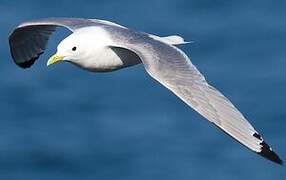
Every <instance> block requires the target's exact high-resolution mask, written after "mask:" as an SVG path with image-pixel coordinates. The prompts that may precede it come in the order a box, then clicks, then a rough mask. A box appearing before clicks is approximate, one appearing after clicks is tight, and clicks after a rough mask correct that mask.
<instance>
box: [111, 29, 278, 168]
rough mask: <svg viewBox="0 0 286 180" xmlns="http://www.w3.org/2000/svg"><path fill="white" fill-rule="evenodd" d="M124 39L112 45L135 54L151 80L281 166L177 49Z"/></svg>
mask: <svg viewBox="0 0 286 180" xmlns="http://www.w3.org/2000/svg"><path fill="white" fill-rule="evenodd" d="M125 35H126V34H125ZM128 36H129V37H128V39H125V40H123V41H122V38H118V37H114V39H120V40H118V41H117V42H116V43H117V44H116V45H115V46H119V47H125V48H127V49H129V50H131V51H133V52H135V53H136V54H137V55H138V56H139V57H140V58H141V60H142V62H143V64H144V66H145V69H146V70H147V72H148V73H149V74H150V75H151V76H152V77H153V78H154V79H156V80H157V81H158V82H160V83H161V84H162V85H164V86H165V87H167V88H168V89H169V90H171V91H172V92H173V93H174V94H175V95H177V96H178V97H179V98H180V99H181V100H183V101H184V102H185V103H186V104H188V105H189V106H191V107H192V108H193V109H195V110H196V111H197V112H198V113H200V114H201V115H202V116H203V117H205V118H206V119H208V120H209V121H210V122H212V123H214V124H215V125H216V126H218V127H219V128H221V129H222V130H223V131H224V132H226V133H227V134H229V135H230V136H231V137H233V138H234V139H236V140H237V141H238V142H240V143H241V144H243V145H245V146H246V147H248V148H249V149H251V150H253V151H255V152H257V153H259V154H260V155H262V156H264V157H266V158H267V159H270V160H271V161H274V162H277V163H279V164H282V161H281V159H280V158H279V157H278V156H277V155H276V154H275V153H274V152H273V151H272V149H271V148H270V147H269V146H268V145H267V144H266V143H265V142H264V140H263V139H262V137H261V136H260V135H259V134H258V133H257V132H256V130H255V129H254V128H253V127H252V125H251V124H250V123H249V122H248V121H247V120H246V118H245V117H244V116H243V115H242V114H241V113H240V112H239V111H238V109H237V108H236V107H235V106H234V105H233V104H232V103H231V102H230V101H229V100H228V99H227V98H226V97H225V96H224V95H223V94H221V93H220V92H219V91H218V90H216V89H215V88H214V87H212V86H211V85H209V84H208V83H207V81H206V80H205V78H204V76H203V75H202V74H201V73H200V72H199V71H198V70H197V69H196V67H195V66H194V65H193V64H192V63H191V61H190V60H189V58H188V57H187V56H186V55H185V54H184V53H183V52H182V51H181V50H180V49H178V48H176V47H174V46H172V45H168V44H165V43H162V42H159V41H156V40H154V39H150V38H148V37H146V36H142V37H141V38H140V37H139V36H140V35H138V34H137V35H135V36H134V38H130V37H131V36H132V33H131V35H130V34H129V35H128Z"/></svg>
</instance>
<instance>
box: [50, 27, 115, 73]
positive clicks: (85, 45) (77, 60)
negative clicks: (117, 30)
mask: <svg viewBox="0 0 286 180" xmlns="http://www.w3.org/2000/svg"><path fill="white" fill-rule="evenodd" d="M103 33H104V34H103ZM109 44H110V40H109V38H108V36H107V35H106V33H105V32H103V31H102V29H99V28H94V27H93V28H92V27H89V28H82V29H79V30H77V31H75V32H74V33H72V34H71V35H69V36H68V37H67V38H65V39H64V40H62V41H61V42H60V44H59V45H58V47H57V53H56V54H55V55H53V56H52V57H51V58H50V59H49V60H48V62H47V65H48V66H49V65H51V64H55V63H57V62H60V61H66V62H71V63H73V64H75V65H78V66H80V67H82V68H85V69H88V68H89V67H90V66H94V63H96V61H94V59H96V57H97V56H99V55H100V53H99V52H101V51H102V50H104V49H105V48H106V47H107V46H108V45H109Z"/></svg>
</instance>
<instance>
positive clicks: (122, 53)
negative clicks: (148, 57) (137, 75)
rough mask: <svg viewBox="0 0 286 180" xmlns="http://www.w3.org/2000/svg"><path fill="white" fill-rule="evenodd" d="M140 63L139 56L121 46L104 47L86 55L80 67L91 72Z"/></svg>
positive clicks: (112, 69) (111, 69)
mask: <svg viewBox="0 0 286 180" xmlns="http://www.w3.org/2000/svg"><path fill="white" fill-rule="evenodd" d="M139 63H141V60H140V58H139V57H138V56H137V55H136V54H134V53H132V52H131V51H129V50H126V49H122V48H113V49H111V48H104V49H103V50H101V51H98V52H96V53H94V55H93V56H91V57H88V58H87V59H86V62H85V63H84V64H81V67H82V68H84V69H87V70H89V71H93V72H107V71H114V70H118V69H121V68H124V67H128V66H133V65H136V64H139Z"/></svg>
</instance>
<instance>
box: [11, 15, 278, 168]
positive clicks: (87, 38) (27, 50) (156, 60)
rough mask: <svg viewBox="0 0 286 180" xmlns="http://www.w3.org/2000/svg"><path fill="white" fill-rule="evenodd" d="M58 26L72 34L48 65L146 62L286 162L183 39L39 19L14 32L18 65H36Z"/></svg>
mask: <svg viewBox="0 0 286 180" xmlns="http://www.w3.org/2000/svg"><path fill="white" fill-rule="evenodd" d="M58 27H65V28H67V29H69V30H70V31H71V32H72V33H71V34H70V35H69V36H68V37H66V38H65V39H63V40H62V41H61V42H60V43H59V45H58V47H57V52H56V54H55V55H53V56H52V57H51V58H50V59H49V60H48V62H47V65H48V66H49V65H51V64H55V63H57V62H70V63H72V64H74V65H76V66H78V67H80V68H83V69H85V70H88V71H92V72H110V71H114V70H118V69H122V68H126V67H129V66H133V65H136V64H141V63H142V64H143V65H144V68H145V70H146V71H147V73H148V74H149V75H150V76H151V77H152V78H154V79H155V80H157V81H158V82H159V83H160V84H162V85H163V86H165V87H166V88H167V89H169V90H170V91H171V92H173V93H174V94H175V95H176V96H177V97H178V98H180V99H181V100H182V101H183V102H185V103H186V104H187V105H188V106H190V107H192V108H193V109H194V110H196V111H197V112H198V113H199V114H201V115H202V116H203V117H205V118H206V119H207V120H209V121H210V122H211V123H213V124H215V125H216V126H217V127H219V128H220V129H222V130H223V131H224V132H225V133H226V134H228V135H230V136H231V137H233V138H234V139H235V140H237V141H238V142H239V143H241V144H243V145H244V146H246V147H247V148H249V149H250V150H252V151H254V152H256V153H258V154H259V155H261V156H263V157H265V158H266V159H269V160H271V161H273V162H275V163H278V164H281V165H282V164H283V162H282V160H281V159H280V158H279V156H278V155H277V154H276V153H275V152H274V151H273V150H272V148H271V147H270V146H269V145H267V143H266V142H265V141H264V139H263V138H262V136H261V135H260V134H259V133H258V132H257V131H256V130H255V129H254V128H253V126H252V125H251V124H250V123H249V122H248V121H247V119H246V118H245V117H244V116H243V115H242V114H241V113H240V112H239V110H238V109H237V108H236V107H235V106H234V105H233V104H232V103H231V102H230V100H229V99H227V98H226V97H225V96H224V95H223V94H222V93H221V92H220V91H218V90H217V89H216V88H214V87H213V86H211V85H210V84H209V83H208V82H207V80H206V79H205V77H204V76H203V75H202V74H201V73H200V72H199V71H198V69H197V68H196V67H195V66H194V65H193V64H192V62H191V61H190V59H189V58H188V56H187V55H186V54H185V53H184V52H183V51H182V50H180V49H179V48H178V47H177V46H176V45H179V44H185V43H188V42H185V41H184V39H183V38H181V37H180V36H177V35H173V36H167V37H159V36H156V35H152V34H148V33H144V32H139V31H134V30H132V29H129V28H126V27H124V26H121V25H119V24H116V23H113V22H109V21H106V20H98V19H82V18H46V19H39V20H33V21H28V22H23V23H21V24H20V25H19V26H17V27H16V28H15V29H14V30H13V32H12V33H11V34H10V36H9V44H10V51H11V55H12V58H13V60H14V62H15V63H16V64H17V65H18V66H20V67H21V68H29V67H30V66H32V65H33V64H34V62H35V61H36V60H37V59H38V58H39V56H40V55H41V54H42V53H43V52H44V50H45V49H46V46H47V43H48V40H49V37H50V36H51V35H52V33H53V32H54V31H55V30H56V28H58Z"/></svg>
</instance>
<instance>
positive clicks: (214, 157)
mask: <svg viewBox="0 0 286 180" xmlns="http://www.w3.org/2000/svg"><path fill="white" fill-rule="evenodd" d="M285 9H286V1H284V0H277V1H271V0H252V1H226V0H197V1H190V0H181V1H179V0H173V1H172V0H150V1H147V0H144V1H135V0H127V1H119V0H118V1H117V0H113V1H111V0H97V1H92V0H89V1H74V0H64V1H60V0H46V1H38V0H30V1H10V0H9V1H8V0H1V5H0V15H1V17H0V24H1V26H0V42H1V44H0V53H1V65H0V83H1V85H0V86H1V88H0V114H1V119H0V179H5V180H9V179H17V180H19V179H25V180H26V179H29V180H34V179H35V180H36V179H41V180H45V179H49V180H50V179H53V180H57V179H59V180H74V179H82V180H89V179H100V180H113V179H117V180H118V179H122V180H128V179H130V180H131V179H132V180H134V179H136V180H146V179H157V180H158V179H164V180H173V179H180V180H185V179H186V180H187V179H220V180H223V179H260V180H266V179H283V178H285V177H286V170H285V167H280V166H277V165H275V164H273V163H271V162H269V161H266V160H265V159H262V158H261V157H259V156H258V155H256V154H255V153H252V152H250V151H248V150H247V149H246V148H244V147H242V146H241V145H240V144H238V143H237V142H235V141H233V140H232V139H231V138H229V137H227V136H226V135H225V134H223V133H222V132H221V131H220V130H218V129H216V128H215V127H214V126H212V125H211V124H210V123H208V122H207V121H206V120H204V119H203V118H202V117H201V116H200V115H198V114H197V113H195V112H194V111H193V110H192V109H191V108H189V107H187V106H186V105H185V104H184V103H182V102H181V101H180V100H179V99H178V98H176V97H175V96H174V95H173V94H172V93H171V92H169V91H168V90H167V89H165V88H164V87H162V86H161V85H159V84H158V83H157V82H156V81H155V80H153V79H152V78H151V77H149V76H148V75H147V73H146V72H145V71H144V68H143V67H142V66H136V67H132V68H128V69H124V70H120V71H117V72H113V73H104V74H100V73H99V74H93V73H89V72H85V71H82V70H80V69H78V68H76V67H74V66H72V65H70V64H66V63H62V64H57V65H55V66H52V67H49V68H47V67H46V65H45V64H46V61H47V58H48V57H49V56H50V55H52V54H53V53H54V52H55V50H56V46H57V44H58V42H59V41H60V40H61V39H62V38H63V37H64V36H66V35H67V34H68V31H66V30H60V31H58V33H56V34H55V36H53V37H52V39H51V41H50V43H49V47H48V49H47V51H46V53H45V54H44V55H43V56H42V57H41V58H40V60H39V61H37V62H36V64H35V65H34V66H33V67H32V68H31V69H29V70H22V69H20V68H18V67H16V65H14V64H13V62H12V59H11V57H10V54H9V48H8V40H7V39H8V34H9V33H10V32H11V31H12V29H13V28H14V27H15V26H16V25H17V24H18V23H20V22H22V21H25V20H30V19H37V18H41V17H51V16H55V17H57V16H64V17H84V18H98V19H106V20H110V21H114V22H117V23H119V24H122V25H125V26H127V27H131V28H133V29H137V30H141V31H146V32H149V33H154V34H158V35H170V34H180V35H181V36H183V37H185V39H186V40H194V41H195V43H194V44H191V45H186V46H183V47H182V49H183V50H184V51H185V52H186V53H187V54H188V56H190V57H191V58H192V61H193V63H194V64H195V65H197V67H198V68H199V69H200V71H201V72H202V73H203V74H204V75H205V76H206V77H207V79H208V81H209V82H210V83H211V84H213V85H214V86H216V87H217V88H218V89H220V90H221V91H223V92H224V94H225V95H226V96H227V97H229V98H230V99H231V101H232V102H233V103H234V104H235V105H236V106H237V107H238V108H239V109H240V110H241V111H242V112H243V113H244V115H245V116H246V117H247V118H248V119H249V120H250V122H251V123H252V124H253V125H254V126H255V128H256V129H257V130H258V131H259V132H261V134H263V135H264V137H265V139H266V140H267V141H268V143H269V144H271V145H272V147H273V148H274V150H276V151H277V152H278V153H279V154H280V156H281V157H282V158H284V159H285V158H286V150H285V148H286V141H285V137H286V132H285V130H286V121H285V120H286V112H285V107H286V102H285V101H286V96H285V91H286V86H285V85H286V71H285V68H286V51H285V49H286V47H285V41H286V23H285V17H286V11H285Z"/></svg>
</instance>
